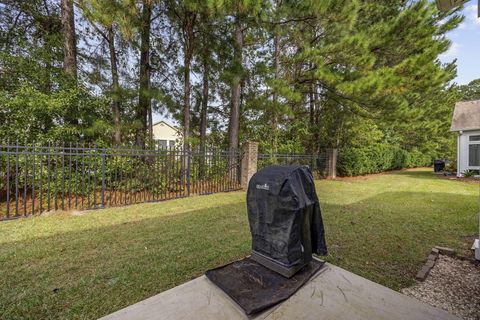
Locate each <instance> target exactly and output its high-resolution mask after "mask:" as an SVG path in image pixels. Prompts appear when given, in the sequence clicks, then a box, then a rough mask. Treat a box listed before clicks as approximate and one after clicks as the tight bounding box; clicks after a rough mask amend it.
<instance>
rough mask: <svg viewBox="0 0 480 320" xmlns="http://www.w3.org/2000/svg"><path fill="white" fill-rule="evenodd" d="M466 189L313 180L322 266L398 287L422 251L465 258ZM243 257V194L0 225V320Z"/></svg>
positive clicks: (67, 310)
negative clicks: (450, 251) (323, 238)
mask: <svg viewBox="0 0 480 320" xmlns="http://www.w3.org/2000/svg"><path fill="white" fill-rule="evenodd" d="M478 189H479V187H478V185H475V184H471V183H464V182H458V181H450V180H447V179H440V178H437V177H435V176H434V175H433V174H432V173H431V172H430V171H426V170H414V171H403V172H397V173H390V174H384V175H377V176H370V177H367V178H356V179H350V180H349V179H347V180H338V181H326V180H322V181H318V182H317V192H318V195H319V198H320V202H321V207H322V212H323V217H324V222H325V229H326V233H327V245H328V246H329V251H330V256H329V257H328V258H327V259H328V260H329V261H330V262H332V263H334V264H336V265H338V266H340V267H343V268H345V269H347V270H350V271H352V272H354V273H357V274H359V275H362V276H364V277H366V278H368V279H371V280H373V281H376V282H379V283H381V284H383V285H386V286H388V287H391V288H393V289H399V288H402V287H405V286H408V285H410V284H411V283H413V281H414V276H415V273H416V272H417V271H418V269H419V267H420V266H421V264H422V262H423V261H424V260H425V258H426V256H427V254H428V252H429V250H430V249H431V248H432V247H433V246H435V245H442V246H450V247H453V248H456V249H457V250H459V251H460V252H461V253H463V254H470V253H469V251H468V248H469V247H470V246H471V242H470V240H469V239H468V240H467V237H469V236H472V235H474V234H475V233H476V231H478V224H477V223H478V220H477V211H478V208H477V202H478ZM249 251H250V233H249V229H248V222H247V216H246V206H245V193H243V192H234V193H223V194H216V195H209V196H200V197H191V198H186V199H179V200H172V201H167V202H162V203H151V204H142V205H132V206H129V207H123V208H111V209H105V210H95V211H86V212H77V213H54V214H49V215H44V216H40V217H35V218H26V219H19V220H15V221H6V222H1V223H0V318H2V319H65V318H69V319H71V318H75V319H92V318H96V317H99V316H103V315H106V314H108V313H111V312H113V311H115V310H118V309H120V308H122V307H125V306H127V305H130V304H132V303H135V302H138V301H140V300H142V299H145V298H147V297H149V296H152V295H155V294H157V293H159V292H161V291H163V290H166V289H168V288H171V287H173V286H175V285H178V284H180V283H183V282H185V281H188V280H190V279H192V278H194V277H197V276H199V275H201V274H203V273H204V272H205V271H206V270H207V269H209V268H212V267H215V266H218V265H221V264H225V263H227V262H229V261H232V260H235V259H238V258H241V257H243V256H245V255H247V254H249Z"/></svg>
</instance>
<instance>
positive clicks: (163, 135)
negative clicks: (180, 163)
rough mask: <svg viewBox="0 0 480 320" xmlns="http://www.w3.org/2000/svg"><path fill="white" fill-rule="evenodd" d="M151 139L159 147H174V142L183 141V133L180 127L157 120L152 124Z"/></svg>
mask: <svg viewBox="0 0 480 320" xmlns="http://www.w3.org/2000/svg"><path fill="white" fill-rule="evenodd" d="M152 127H153V139H154V140H155V142H157V144H158V145H159V146H161V147H164V148H167V147H172V148H173V147H174V146H175V145H176V144H178V143H181V142H182V141H183V134H182V131H181V130H180V129H177V128H175V127H174V126H172V125H170V124H168V123H166V122H165V121H159V122H157V123H154V124H153V126H152Z"/></svg>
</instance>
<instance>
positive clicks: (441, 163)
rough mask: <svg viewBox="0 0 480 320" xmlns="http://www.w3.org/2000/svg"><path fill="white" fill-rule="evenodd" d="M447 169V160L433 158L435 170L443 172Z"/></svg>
mask: <svg viewBox="0 0 480 320" xmlns="http://www.w3.org/2000/svg"><path fill="white" fill-rule="evenodd" d="M443 170H445V160H440V159H436V160H433V171H434V172H441V171H443Z"/></svg>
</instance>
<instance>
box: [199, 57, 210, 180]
mask: <svg viewBox="0 0 480 320" xmlns="http://www.w3.org/2000/svg"><path fill="white" fill-rule="evenodd" d="M205 51H208V48H207V49H205ZM207 54H208V53H206V52H204V54H203V61H202V64H203V79H202V82H203V83H202V107H201V110H200V154H201V156H200V159H201V163H200V177H202V178H203V177H204V176H205V149H206V144H207V115H208V98H209V96H208V89H209V88H208V85H209V83H208V78H209V77H210V69H209V65H208V56H207Z"/></svg>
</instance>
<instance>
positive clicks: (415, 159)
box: [337, 144, 432, 176]
mask: <svg viewBox="0 0 480 320" xmlns="http://www.w3.org/2000/svg"><path fill="white" fill-rule="evenodd" d="M431 164H432V157H431V156H429V155H427V154H423V153H421V152H420V151H418V150H413V151H406V150H402V149H400V147H398V146H392V145H386V144H375V145H370V146H368V147H363V148H346V149H342V150H340V152H339V156H338V162H337V170H338V174H339V175H340V176H359V175H364V174H369V173H379V172H384V171H387V170H394V169H403V168H415V167H423V166H430V165H431Z"/></svg>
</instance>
